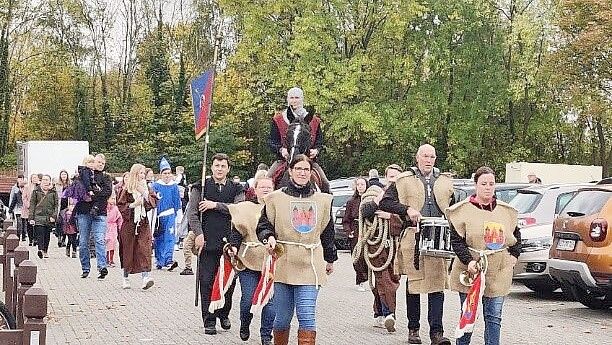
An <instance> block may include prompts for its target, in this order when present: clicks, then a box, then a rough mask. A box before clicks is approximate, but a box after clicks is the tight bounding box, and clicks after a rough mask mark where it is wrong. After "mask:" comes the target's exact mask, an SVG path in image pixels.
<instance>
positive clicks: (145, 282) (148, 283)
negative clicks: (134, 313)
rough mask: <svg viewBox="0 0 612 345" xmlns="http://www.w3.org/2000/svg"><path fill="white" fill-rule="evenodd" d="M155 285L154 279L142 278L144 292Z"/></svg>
mask: <svg viewBox="0 0 612 345" xmlns="http://www.w3.org/2000/svg"><path fill="white" fill-rule="evenodd" d="M153 284H155V282H154V281H153V279H151V278H149V277H146V278H142V289H143V290H148V289H149V288H151V286H153Z"/></svg>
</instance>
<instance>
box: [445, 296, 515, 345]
mask: <svg viewBox="0 0 612 345" xmlns="http://www.w3.org/2000/svg"><path fill="white" fill-rule="evenodd" d="M466 296H467V294H464V293H459V299H460V300H461V305H463V301H465V298H466ZM503 306H504V297H503V296H500V297H485V296H482V313H483V315H484V322H485V329H484V343H485V345H499V335H500V330H501V321H502V307H503ZM471 338H472V333H466V334H465V335H463V337H461V338H459V339H457V342H456V344H457V345H467V344H469V343H470V339H471Z"/></svg>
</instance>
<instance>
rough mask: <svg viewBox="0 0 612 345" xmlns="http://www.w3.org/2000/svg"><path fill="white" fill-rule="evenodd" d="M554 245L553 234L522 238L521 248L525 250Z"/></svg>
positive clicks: (547, 247) (540, 248)
mask: <svg viewBox="0 0 612 345" xmlns="http://www.w3.org/2000/svg"><path fill="white" fill-rule="evenodd" d="M551 245H552V236H544V237H536V238H529V239H523V240H521V248H522V249H523V251H524V252H532V251H536V250H543V249H549V248H550V246H551Z"/></svg>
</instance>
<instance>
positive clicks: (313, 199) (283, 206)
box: [264, 189, 332, 285]
mask: <svg viewBox="0 0 612 345" xmlns="http://www.w3.org/2000/svg"><path fill="white" fill-rule="evenodd" d="M264 202H265V204H266V215H267V217H268V219H269V220H270V223H272V225H273V226H274V229H275V232H276V235H275V237H276V240H277V242H278V243H281V244H282V245H283V246H284V248H285V253H284V255H282V256H281V257H280V258H278V261H276V272H275V276H274V281H275V282H280V283H285V284H290V285H317V284H318V285H324V284H325V283H326V282H327V274H326V273H325V261H324V259H323V247H322V246H321V233H322V232H323V230H325V227H326V226H327V224H328V223H329V221H330V212H331V202H332V196H331V195H329V194H324V193H318V192H317V193H314V194H313V195H312V196H310V197H308V198H297V197H292V196H290V195H287V194H285V193H284V192H283V191H282V190H280V189H279V190H277V191H274V192H272V193H270V194H268V195H267V196H266V197H265V199H264Z"/></svg>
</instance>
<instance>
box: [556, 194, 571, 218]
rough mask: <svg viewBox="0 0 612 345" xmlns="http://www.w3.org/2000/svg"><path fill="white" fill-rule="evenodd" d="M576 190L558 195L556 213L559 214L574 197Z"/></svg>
mask: <svg viewBox="0 0 612 345" xmlns="http://www.w3.org/2000/svg"><path fill="white" fill-rule="evenodd" d="M575 194H576V192H570V193H563V194H560V195H559V196H558V197H557V205H556V206H555V214H559V213H560V212H561V210H562V209H563V208H564V207H565V205H567V203H568V202H569V201H570V200H571V199H572V198H573V197H574V195H575Z"/></svg>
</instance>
